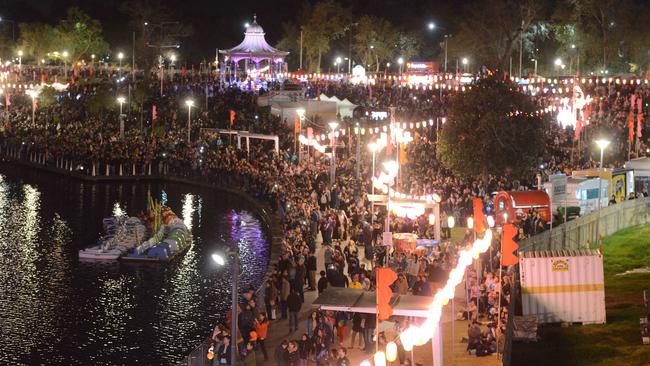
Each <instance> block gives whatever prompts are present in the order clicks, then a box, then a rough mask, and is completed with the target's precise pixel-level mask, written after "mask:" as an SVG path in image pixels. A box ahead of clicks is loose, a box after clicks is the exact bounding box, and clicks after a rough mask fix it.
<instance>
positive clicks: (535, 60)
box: [531, 58, 537, 76]
mask: <svg viewBox="0 0 650 366" xmlns="http://www.w3.org/2000/svg"><path fill="white" fill-rule="evenodd" d="M531 61H533V62H534V63H535V71H534V73H533V76H537V59H536V58H534V59H532V60H531Z"/></svg>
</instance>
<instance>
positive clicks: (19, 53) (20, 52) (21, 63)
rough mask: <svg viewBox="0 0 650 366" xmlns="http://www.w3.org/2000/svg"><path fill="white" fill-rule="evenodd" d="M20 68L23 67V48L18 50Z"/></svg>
mask: <svg viewBox="0 0 650 366" xmlns="http://www.w3.org/2000/svg"><path fill="white" fill-rule="evenodd" d="M18 68H19V69H22V68H23V51H22V50H19V51H18Z"/></svg>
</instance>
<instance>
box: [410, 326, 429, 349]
mask: <svg viewBox="0 0 650 366" xmlns="http://www.w3.org/2000/svg"><path fill="white" fill-rule="evenodd" d="M414 333H415V336H414V337H413V344H414V345H416V346H422V345H424V344H425V343H427V342H428V341H429V338H431V337H429V335H428V334H427V333H428V332H427V330H426V329H425V328H421V327H417V328H415V332H414Z"/></svg>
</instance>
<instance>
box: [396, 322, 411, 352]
mask: <svg viewBox="0 0 650 366" xmlns="http://www.w3.org/2000/svg"><path fill="white" fill-rule="evenodd" d="M399 339H400V340H401V341H402V346H403V347H404V351H406V352H411V350H412V349H413V342H414V340H413V328H412V327H409V328H408V329H406V330H405V331H403V332H402V334H400V335H399Z"/></svg>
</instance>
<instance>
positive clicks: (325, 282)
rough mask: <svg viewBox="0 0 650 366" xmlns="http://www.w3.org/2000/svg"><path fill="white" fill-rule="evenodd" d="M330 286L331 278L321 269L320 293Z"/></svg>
mask: <svg viewBox="0 0 650 366" xmlns="http://www.w3.org/2000/svg"><path fill="white" fill-rule="evenodd" d="M327 286H329V280H328V279H327V274H326V273H325V271H320V279H318V294H319V295H320V294H322V293H323V291H325V289H326V288H327Z"/></svg>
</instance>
